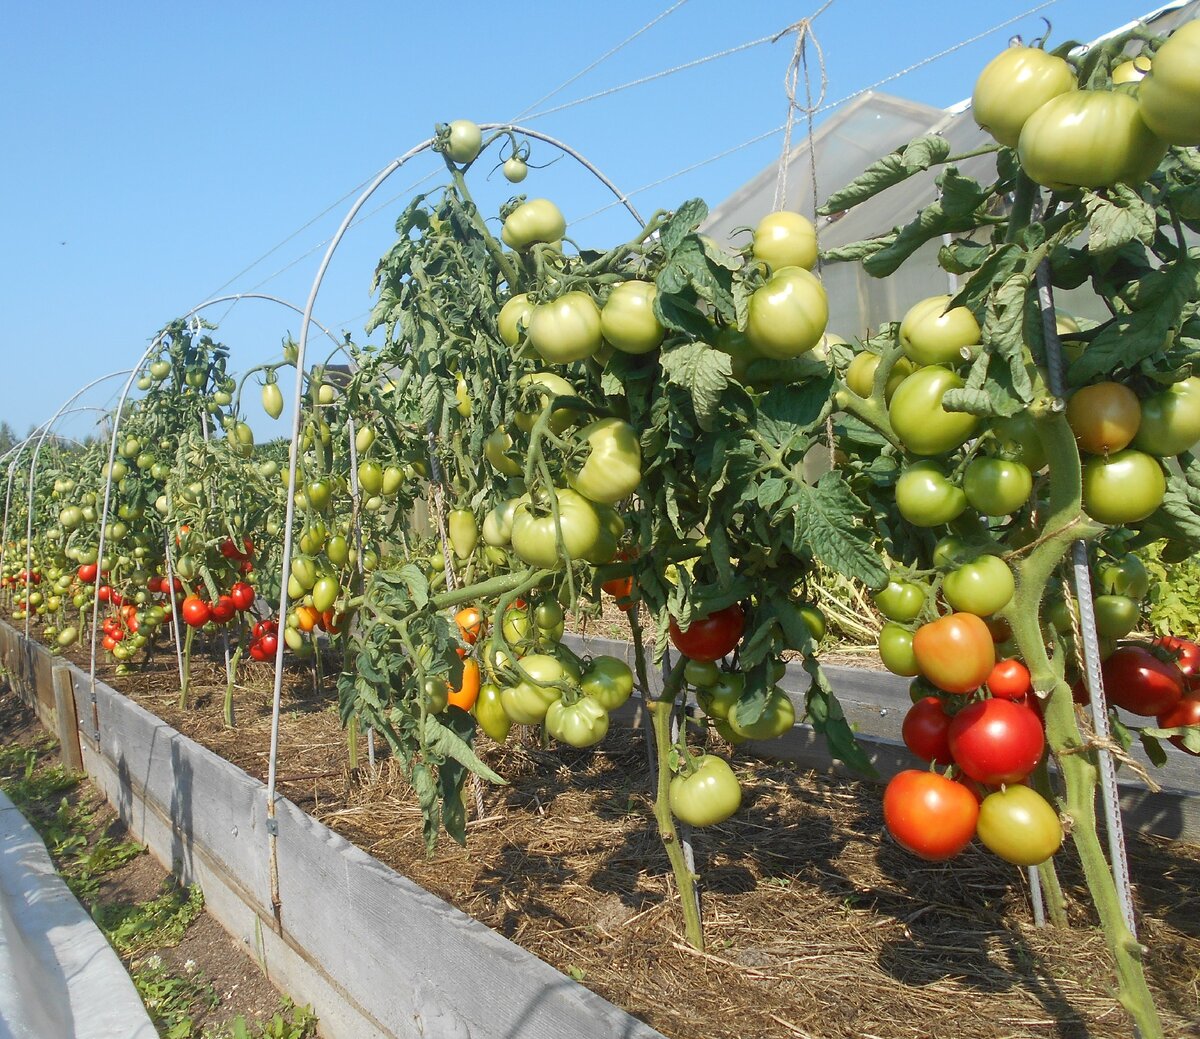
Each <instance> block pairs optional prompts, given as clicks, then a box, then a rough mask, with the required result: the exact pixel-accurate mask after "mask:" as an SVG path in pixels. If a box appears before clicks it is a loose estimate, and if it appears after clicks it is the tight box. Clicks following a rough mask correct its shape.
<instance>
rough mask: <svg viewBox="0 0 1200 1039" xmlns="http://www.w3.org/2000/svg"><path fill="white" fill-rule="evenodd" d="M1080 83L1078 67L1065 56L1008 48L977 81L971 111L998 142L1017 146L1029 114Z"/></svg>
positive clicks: (987, 66)
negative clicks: (1072, 64) (1076, 68)
mask: <svg viewBox="0 0 1200 1039" xmlns="http://www.w3.org/2000/svg"><path fill="white" fill-rule="evenodd" d="M1077 86H1078V84H1077V83H1076V81H1075V70H1074V69H1072V68H1071V66H1070V65H1069V64H1068V63H1067V62H1066V61H1064V60H1063V59H1062V58H1058V57H1055V56H1054V55H1053V54H1047V53H1046V52H1045V51H1044V50H1040V49H1039V48H1037V47H1009V48H1008V49H1007V50H1004V51H1001V52H1000V53H999V54H998V55H996V57H994V58H993V59H992V60H991V61H989V62H988V63H987V65H986V66H985V67H984V70H983V72H981V73H980V75H979V79H978V80H976V82H975V90H974V92H973V93H972V95H971V114H972V115H973V116H974V117H975V122H976V123H978V124H979V126H981V127H983V129H985V130H987V132H988V133H990V134H991V135H992V136H993V137H994V138H995V139H996V140H997V141H999V142H1000V143H1001V144H1007V145H1008V146H1009V147H1010V148H1015V147H1016V146H1017V141H1018V140H1019V139H1020V136H1021V128H1022V127H1023V126H1024V125H1025V122H1026V121H1027V120H1028V119H1029V117H1030V116H1031V115H1033V113H1034V112H1036V111H1037V110H1038V109H1039V108H1041V107H1042V105H1044V104H1045V103H1046V102H1047V101H1049V100H1050V99H1051V98H1053V97H1057V96H1058V95H1059V94H1065V93H1066V92H1067V91H1069V90H1074V89H1075V88H1076V87H1077Z"/></svg>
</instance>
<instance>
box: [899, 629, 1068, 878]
mask: <svg viewBox="0 0 1200 1039" xmlns="http://www.w3.org/2000/svg"><path fill="white" fill-rule="evenodd" d="M912 652H913V656H914V659H915V663H916V668H917V671H918V672H919V675H920V677H919V678H918V679H917V681H915V682H914V683H913V689H912V697H913V700H914V703H913V706H912V707H911V708H910V709H909V712H908V714H907V715H906V717H905V719H904V725H903V728H902V734H903V737H904V742H905V744H906V745H907V746H908V748H909V749H910V750H911V751H912V752H913V753H914V754H916V755H917V757H919V758H921V759H923V760H925V761H928V762H930V763H931V764H932V765H935V766H939V765H940V766H943V767H948V766H953V773H954V775H955V777H956V778H950V777H949V776H948V775H942V774H940V773H938V772H933V771H930V772H919V771H916V770H910V771H906V772H901V773H900V774H899V775H898V776H896V777H895V778H894V779H893V780H892V781H891V782H890V783H889V784H888V787H887V790H886V792H885V793H884V799H883V811H884V821H885V822H886V823H887V827H888V829H889V831H891V834H892V836H893V837H894V838H895V839H896V841H897V842H898V843H899V844H900V845H901V846H903V847H904V848H907V849H908V850H909V851H911V852H913V853H914V854H917V855H920V856H921V857H922V858H926V859H932V860H941V859H948V858H951V857H953V856H954V855H957V854H958V853H959V852H960V851H962V849H963V848H965V847H966V846H967V844H969V843H970V841H971V838H972V837H974V836H976V835H978V837H979V839H980V840H981V841H982V842H983V843H984V844H985V845H986V846H987V847H988V848H990V849H991V850H992V851H993V852H995V853H996V854H997V855H999V856H1000V857H1001V858H1003V859H1005V860H1007V861H1009V862H1013V863H1017V864H1019V865H1034V864H1036V863H1039V862H1043V861H1044V860H1045V859H1047V858H1049V857H1050V856H1051V855H1053V854H1054V852H1055V851H1057V850H1058V847H1059V845H1060V844H1061V843H1062V827H1061V825H1060V824H1059V820H1058V814H1057V813H1056V812H1055V810H1054V808H1053V807H1052V806H1051V805H1050V804H1049V802H1047V801H1046V800H1045V798H1043V797H1042V796H1041V795H1040V794H1038V793H1037V792H1036V791H1034V790H1032V789H1030V788H1029V787H1028V786H1024V785H1021V784H1022V783H1023V782H1024V780H1025V779H1026V777H1027V776H1029V774H1030V773H1031V772H1033V770H1034V769H1035V768H1036V767H1037V765H1038V763H1039V762H1040V761H1041V759H1042V755H1043V753H1044V752H1045V747H1046V738H1045V733H1044V730H1043V726H1042V718H1041V713H1040V710H1039V708H1038V701H1037V698H1036V696H1035V695H1034V694H1033V690H1032V687H1031V685H1030V678H1029V671H1028V670H1027V669H1026V667H1025V665H1024V664H1022V663H1021V662H1020V661H1019V660H1012V659H1009V660H1000V661H997V660H996V655H995V644H994V642H993V640H992V634H991V632H990V631H989V630H988V626H987V624H985V623H984V621H983V620H982V619H981V618H979V617H977V616H975V615H974V614H970V613H951V614H948V615H946V616H944V617H941V618H939V619H938V620H936V621H932V622H930V623H928V624H923V625H921V626H920V627H919V628H918V629H917V632H916V634H915V636H914V637H913V645H912Z"/></svg>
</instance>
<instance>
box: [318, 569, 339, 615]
mask: <svg viewBox="0 0 1200 1039" xmlns="http://www.w3.org/2000/svg"><path fill="white" fill-rule="evenodd" d="M341 594H342V587H341V585H340V584H338V580H337V578H336V577H321V578H319V579H318V580H317V583H316V584H314V585H313V590H312V601H313V609H315V610H316V611H317V612H318V613H325V612H326V611H327V610H331V609H333V604H334V603H335V602H337V599H338V596H339V595H341Z"/></svg>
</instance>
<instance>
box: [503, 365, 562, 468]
mask: <svg viewBox="0 0 1200 1039" xmlns="http://www.w3.org/2000/svg"><path fill="white" fill-rule="evenodd" d="M526 387H531V388H532V389H533V392H534V395H535V397H536V399H537V402H538V408H537V411H517V412H516V414H515V415H514V416H513V421H514V422H516V424H517V428H518V429H521V430H524V431H525V432H526V433H528V432H530V430H532V429H533V426H534V423H535V422H537V420H538V418H539V417H540V416H541V414H542V412H544V411H545V410H546V408H548V407H549V406H550V402H551V401H552V400H553V399H554V398H555V397H574V396H576V393H575V387H574V386H572V385H571V384H570V383H569V382H567V380H566V379H564V378H563V377H562V376H561V375H555V374H554V373H553V372H531V373H530V374H528V375H522V376H521V378H519V379H518V380H517V390H518V391H521V390H524V389H525V388H526ZM575 415H576V412H575V411H573V410H572V409H571V408H557V409H556V410H555V411H554V413H553V414H552V415H551V416H550V430H551V432H554V433H561V432H563V430H565V429H566V428H567V427H568V426H570V425H571V424H572V423H573V422H574V421H575ZM505 450H507V448H506V449H505ZM523 469H524V466H521V469H518V471H517V472H518V473H519V472H521V471H522V470H523ZM508 475H511V476H515V475H517V473H510V474H508Z"/></svg>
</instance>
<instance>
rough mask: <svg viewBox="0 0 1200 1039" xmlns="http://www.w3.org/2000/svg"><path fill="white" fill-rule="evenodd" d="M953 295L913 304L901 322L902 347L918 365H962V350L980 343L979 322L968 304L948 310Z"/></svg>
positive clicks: (931, 298) (932, 297) (935, 297)
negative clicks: (967, 306) (968, 307)
mask: <svg viewBox="0 0 1200 1039" xmlns="http://www.w3.org/2000/svg"><path fill="white" fill-rule="evenodd" d="M949 302H950V297H949V296H930V297H929V298H928V299H923V300H921V301H920V302H919V303H914V304H913V305H912V306H911V307H909V309H908V312H907V313H906V314H905V315H904V318H903V320H901V322H900V348H901V349H902V350H903V351H904V353H905V356H907V357H908V358H909V359H910V360H911V361H912V362H913V363H914V364H917V365H920V366H924V365H927V364H959V363H960V362H962V361H963V360H965V358H964V357H963V353H962V351H963V350H964V349H967V348H971V347H978V345H979V322H978V321H976V320H975V315H974V314H972V313H971V312H970V311H969V310H968V309H967V308H966V307H952V308H950V309H949V310H947V309H946V308H947V305H948V304H949Z"/></svg>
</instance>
